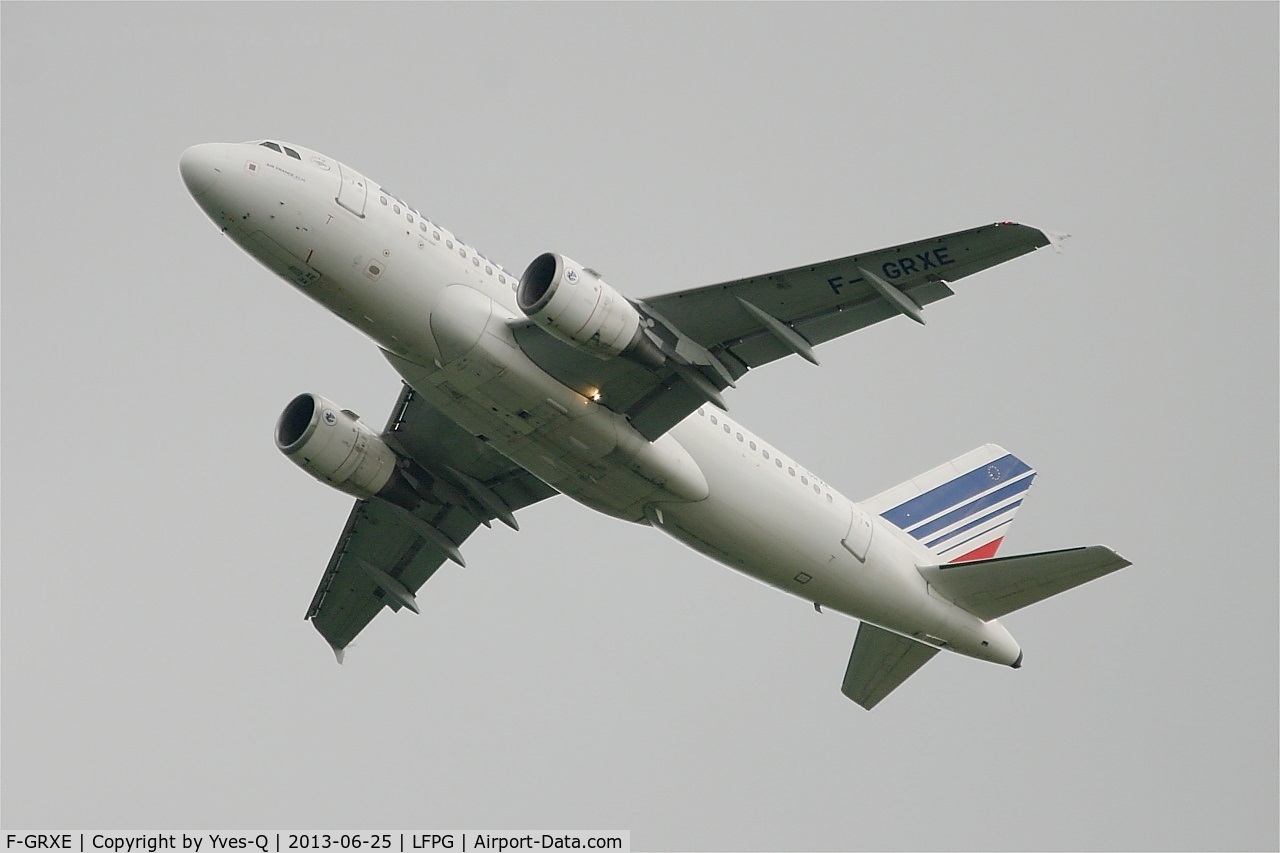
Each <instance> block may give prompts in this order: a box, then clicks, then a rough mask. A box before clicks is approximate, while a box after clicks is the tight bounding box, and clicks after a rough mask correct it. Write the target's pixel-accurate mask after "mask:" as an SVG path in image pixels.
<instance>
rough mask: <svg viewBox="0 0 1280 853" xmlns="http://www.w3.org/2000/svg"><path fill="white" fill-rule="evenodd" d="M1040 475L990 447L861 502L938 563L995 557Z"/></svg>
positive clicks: (1000, 449)
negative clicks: (899, 530)
mask: <svg viewBox="0 0 1280 853" xmlns="http://www.w3.org/2000/svg"><path fill="white" fill-rule="evenodd" d="M1035 476H1036V472H1035V470H1034V469H1032V468H1031V467H1030V466H1029V465H1027V464H1026V463H1025V462H1023V461H1022V460H1021V459H1019V458H1018V457H1016V456H1014V455H1013V454H1012V453H1009V452H1008V451H1007V450H1005V449H1004V448H1003V447H1000V446H998V445H995V444H987V445H983V446H982V447H979V448H977V449H976V450H971V451H969V452H968V453H966V454H964V455H963V456H959V457H957V458H955V459H952V460H951V461H950V462H947V463H946V464H944V465H939V466H938V467H937V468H934V469H933V470H931V471H927V472H925V473H924V474H921V475H920V476H918V477H914V478H912V479H910V480H908V481H907V482H905V483H901V484H899V485H897V486H894V487H893V488H892V489H889V490H888V491H885V492H881V493H880V494H878V495H876V496H875V497H873V498H871V499H870V500H866V501H863V503H862V506H863V508H864V509H866V510H867V511H869V512H871V513H873V514H875V515H878V516H880V518H882V519H884V520H885V521H887V522H889V523H890V524H892V525H894V526H896V527H898V528H900V529H902V530H904V531H906V532H907V534H908V535H910V536H912V537H913V538H915V539H916V540H917V541H919V542H920V543H921V544H922V545H924V546H925V547H926V548H928V549H929V550H930V551H932V552H933V553H935V554H937V555H938V558H939V559H938V561H939V562H940V563H961V562H966V561H968V560H984V559H988V558H990V557H994V556H995V554H996V551H997V550H998V549H999V547H1000V543H1001V541H1002V540H1003V539H1004V536H1005V533H1006V532H1007V531H1008V529H1009V525H1010V524H1012V523H1013V517H1014V515H1015V514H1016V513H1017V512H1018V508H1019V507H1020V506H1022V499H1023V498H1024V497H1026V493H1027V489H1029V488H1030V487H1031V481H1032V480H1033V479H1035Z"/></svg>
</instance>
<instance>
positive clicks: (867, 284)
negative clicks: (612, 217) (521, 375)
mask: <svg viewBox="0 0 1280 853" xmlns="http://www.w3.org/2000/svg"><path fill="white" fill-rule="evenodd" d="M1048 244H1049V239H1048V238H1047V237H1046V236H1045V235H1044V233H1043V232H1041V231H1039V230H1037V229H1035V228H1030V227H1028V226H1025V225H1017V224H1015V223H999V224H996V225H987V226H983V227H981V228H972V229H969V230H967V231H958V232H956V233H954V234H946V235H943V236H940V237H934V238H932V239H929V240H921V241H918V242H915V243H907V244H904V245H901V246H894V247H890V248H886V249H881V250H878V251H874V252H866V253H863V254H861V255H851V256H849V257H845V258H838V259H836V260H831V261H825V262H822V263H816V264H810V265H807V266H802V267H795V268H793V269H789V270H781V271H779V272H775V273H769V274H767V275H760V276H753V277H751V278H744V279H738V280H736V281H729V282H724V283H722V284H715V285H710V286H707V287H700V288H695V289H692V290H683V291H678V292H675V293H669V294H665V295H662V296H656V297H652V298H649V299H644V300H640V301H638V302H637V303H636V307H637V308H638V309H639V310H640V312H641V313H642V315H644V316H645V317H646V319H647V320H648V321H651V323H650V325H649V331H648V334H649V336H650V338H651V339H652V340H653V341H654V343H655V344H657V345H658V346H659V348H661V349H663V350H664V351H666V352H672V353H677V354H679V360H680V361H681V362H682V364H681V366H680V367H679V368H676V367H672V366H669V365H667V366H663V367H661V368H657V369H653V368H649V367H645V366H641V365H639V364H636V363H633V362H629V361H627V360H625V359H610V360H601V359H597V358H595V357H594V356H592V355H590V354H588V353H585V352H583V351H582V350H578V349H575V348H574V347H572V346H569V345H568V344H565V343H562V342H560V341H558V340H556V339H555V338H552V337H551V336H550V335H548V334H547V333H546V332H544V331H543V330H542V329H541V328H539V327H538V326H535V325H534V324H532V323H527V322H522V323H519V324H517V325H516V327H515V329H514V331H515V336H516V339H517V341H518V342H519V344H520V346H521V348H522V349H523V350H524V351H525V353H526V354H527V355H528V356H529V358H530V359H531V360H533V361H534V362H535V363H537V364H538V365H539V366H540V367H542V368H543V369H544V370H546V371H547V372H548V373H549V374H551V375H552V376H554V377H555V378H557V379H559V380H560V381H561V382H563V383H565V384H566V385H568V386H569V387H571V388H576V389H578V390H580V391H583V390H584V389H596V390H598V391H599V392H600V393H601V395H602V403H603V404H604V405H606V406H607V407H608V408H610V409H612V410H613V411H615V412H618V413H620V414H624V415H626V416H627V417H628V418H629V419H630V420H631V422H632V424H633V425H634V426H635V427H636V428H637V429H638V430H639V431H640V432H641V433H642V434H643V435H645V436H646V437H647V438H649V439H651V440H652V439H654V438H656V437H657V436H659V435H661V434H662V433H664V432H666V431H667V430H668V429H670V428H671V427H672V426H674V425H675V424H677V423H679V422H680V421H681V420H682V419H684V418H685V417H686V416H687V415H688V414H689V413H690V412H692V411H694V410H695V409H697V408H698V407H699V406H701V405H702V404H703V403H705V402H707V400H708V399H711V397H710V396H709V395H708V393H707V392H706V390H705V386H706V385H707V384H709V385H710V386H713V387H714V388H715V389H718V390H723V389H725V388H727V387H730V386H731V385H732V384H733V383H734V382H736V380H737V379H739V378H740V377H741V376H742V375H743V374H745V373H746V372H747V371H748V370H750V369H751V368H753V367H759V366H761V365H764V364H767V363H769V362H771V361H774V360H776V359H779V358H782V357H783V356H786V355H792V354H800V355H802V356H803V357H805V358H809V359H811V360H816V359H814V356H813V353H812V347H813V346H815V345H817V344H820V343H824V342H826V341H829V340H832V339H834V338H837V337H840V336H842V335H845V334H848V333H849V332H853V331H856V330H857V329H862V328H865V327H866V326H870V325H873V324H875V323H878V322H880V321H881V320H887V319H889V318H891V317H895V316H897V315H899V314H904V313H905V314H907V315H908V316H912V317H914V318H915V319H917V320H919V321H920V322H923V319H922V318H921V316H920V309H921V308H923V307H924V306H926V305H929V304H931V303H933V302H937V301H938V300H940V299H945V298H946V297H948V296H951V295H952V294H953V291H952V290H951V288H950V287H949V286H948V283H950V282H954V281H956V280H958V279H961V278H964V277H965V276H968V275H972V274H973V273H976V272H979V271H981V270H984V269H987V268H988V267H992V266H995V265H996V264H1000V263H1003V262H1004V261H1007V260H1010V259H1012V258H1016V257H1018V256H1019V255H1024V254H1026V253H1028V252H1032V251H1034V250H1036V249H1037V248H1040V247H1041V246H1046V245H1048ZM683 362H687V364H683ZM689 369H692V370H694V371H697V373H698V376H694V377H692V379H694V380H696V381H690V379H691V377H690V376H689ZM699 386H702V387H701V388H700V387H699Z"/></svg>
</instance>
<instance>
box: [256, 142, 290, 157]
mask: <svg viewBox="0 0 1280 853" xmlns="http://www.w3.org/2000/svg"><path fill="white" fill-rule="evenodd" d="M261 145H262V147H263V148H270V149H271V150H272V151H274V152H276V153H277V154H283V153H284V152H283V151H281V150H280V146H279V145H276V144H275V143H274V142H263V143H261Z"/></svg>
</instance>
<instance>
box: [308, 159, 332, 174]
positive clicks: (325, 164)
mask: <svg viewBox="0 0 1280 853" xmlns="http://www.w3.org/2000/svg"><path fill="white" fill-rule="evenodd" d="M311 162H312V163H313V164H314V165H315V166H317V167H319V168H321V169H324V170H325V171H326V172H327V171H329V161H328V160H326V159H324V158H323V157H320V156H319V155H312V157H311Z"/></svg>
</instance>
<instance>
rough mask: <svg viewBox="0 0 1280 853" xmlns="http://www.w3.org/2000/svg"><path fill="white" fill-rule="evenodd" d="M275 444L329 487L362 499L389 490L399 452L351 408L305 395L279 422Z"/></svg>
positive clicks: (297, 399)
mask: <svg viewBox="0 0 1280 853" xmlns="http://www.w3.org/2000/svg"><path fill="white" fill-rule="evenodd" d="M276 447H278V448H280V452H281V453H283V454H284V455H285V456H287V457H289V459H290V460H292V461H293V462H294V463H295V464H297V465H298V467H300V468H301V469H302V470H304V471H306V472H307V473H308V474H310V475H311V476H313V477H315V478H316V479H317V480H319V481H320V482H322V483H325V484H326V485H329V486H333V487H334V488H335V489H337V490H339V491H341V492H346V493H347V494H349V495H352V496H354V497H357V498H361V499H368V498H371V497H373V496H374V495H376V494H378V493H380V492H382V491H384V490H387V488H388V483H390V482H391V481H392V475H393V474H394V473H395V471H396V454H395V451H393V450H392V449H391V448H390V447H388V446H387V444H386V442H384V441H383V440H382V439H381V438H380V437H379V436H378V434H377V433H375V432H374V431H373V430H371V429H369V427H367V426H365V425H364V424H363V423H361V422H360V419H359V418H358V417H357V416H356V415H355V414H354V413H352V412H349V411H347V410H345V409H339V408H338V407H337V406H336V405H334V404H333V403H332V402H330V401H329V400H327V399H325V398H324V397H321V396H320V395H318V394H300V395H299V396H297V397H294V398H293V400H292V402H290V403H289V405H287V406H285V409H284V412H282V413H281V415H280V419H279V420H278V421H276Z"/></svg>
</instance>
